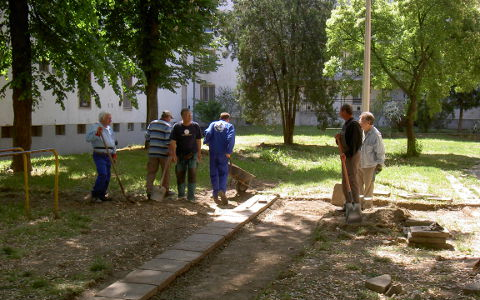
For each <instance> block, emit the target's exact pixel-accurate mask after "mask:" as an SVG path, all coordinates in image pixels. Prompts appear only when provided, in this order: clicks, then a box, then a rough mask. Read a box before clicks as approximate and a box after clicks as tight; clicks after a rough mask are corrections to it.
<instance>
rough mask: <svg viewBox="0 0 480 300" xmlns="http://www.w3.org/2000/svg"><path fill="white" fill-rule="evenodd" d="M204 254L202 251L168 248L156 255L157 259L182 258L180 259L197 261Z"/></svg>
mask: <svg viewBox="0 0 480 300" xmlns="http://www.w3.org/2000/svg"><path fill="white" fill-rule="evenodd" d="M203 256H205V255H204V253H202V252H195V251H186V250H167V251H165V252H163V253H162V254H160V255H158V256H156V257H155V258H156V259H162V258H166V259H173V260H180V261H187V262H192V263H195V262H197V261H199V260H200V259H201V258H202V257H203Z"/></svg>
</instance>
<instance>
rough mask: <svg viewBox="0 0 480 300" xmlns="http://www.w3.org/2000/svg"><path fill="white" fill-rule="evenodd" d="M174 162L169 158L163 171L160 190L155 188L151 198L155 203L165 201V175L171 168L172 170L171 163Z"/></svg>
mask: <svg viewBox="0 0 480 300" xmlns="http://www.w3.org/2000/svg"><path fill="white" fill-rule="evenodd" d="M171 160H172V157H171V156H169V157H168V158H167V162H166V163H165V168H164V169H163V172H162V179H160V188H159V189H157V188H154V189H153V193H152V196H150V198H151V199H152V200H155V201H163V199H165V195H166V194H167V189H166V188H165V187H164V186H163V181H164V180H165V175H166V174H167V172H168V170H169V168H170V161H171Z"/></svg>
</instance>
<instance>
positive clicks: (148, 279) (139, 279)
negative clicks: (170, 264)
mask: <svg viewBox="0 0 480 300" xmlns="http://www.w3.org/2000/svg"><path fill="white" fill-rule="evenodd" d="M174 279H175V274H174V273H171V272H164V271H156V270H134V271H132V272H130V273H128V275H127V276H125V278H123V279H122V280H121V281H122V282H129V283H143V284H152V285H156V286H158V288H159V289H163V288H165V287H166V286H167V285H168V284H170V282H172V281H173V280H174Z"/></svg>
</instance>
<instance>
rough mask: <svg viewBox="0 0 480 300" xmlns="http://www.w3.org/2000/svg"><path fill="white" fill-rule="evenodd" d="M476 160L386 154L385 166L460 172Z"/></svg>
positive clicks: (463, 156)
mask: <svg viewBox="0 0 480 300" xmlns="http://www.w3.org/2000/svg"><path fill="white" fill-rule="evenodd" d="M478 161H479V160H478V159H477V158H473V157H470V156H466V155H457V154H422V155H421V156H420V157H408V158H407V157H405V155H403V154H399V153H393V154H389V153H387V158H386V161H385V164H386V165H387V167H388V166H391V165H400V166H414V167H435V168H438V169H441V170H461V169H465V168H470V167H472V166H473V165H475V164H476V163H478Z"/></svg>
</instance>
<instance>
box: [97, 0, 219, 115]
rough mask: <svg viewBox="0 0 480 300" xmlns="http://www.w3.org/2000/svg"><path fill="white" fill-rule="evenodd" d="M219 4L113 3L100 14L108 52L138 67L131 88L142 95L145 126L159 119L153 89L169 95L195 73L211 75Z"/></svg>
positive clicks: (201, 0)
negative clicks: (214, 31)
mask: <svg viewBox="0 0 480 300" xmlns="http://www.w3.org/2000/svg"><path fill="white" fill-rule="evenodd" d="M217 5H218V0H162V1H159V0H131V1H124V0H113V1H106V2H104V3H103V5H102V6H101V8H100V12H101V15H102V16H103V22H104V25H105V28H106V33H105V34H106V37H107V39H108V41H109V43H110V45H112V47H113V48H115V49H116V50H118V51H119V52H121V53H123V54H124V55H126V56H128V57H129V58H130V59H131V61H133V62H134V63H135V65H136V66H138V67H140V69H141V70H142V73H143V76H140V77H139V82H137V85H136V87H137V88H138V89H139V90H144V91H145V94H146V95H147V116H146V122H147V123H148V122H150V121H152V120H154V119H156V118H158V99H157V91H158V88H163V89H168V90H171V91H174V89H175V88H176V87H177V86H178V85H179V84H184V83H186V81H187V80H188V79H191V78H194V75H195V73H197V72H207V71H213V70H215V69H216V67H217V64H216V60H217V57H216V55H213V53H212V51H211V47H214V46H215V43H214V42H215V41H214V36H213V34H212V33H211V32H208V31H207V29H209V28H210V29H211V28H214V26H215V20H216V19H215V15H216V12H217Z"/></svg>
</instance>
